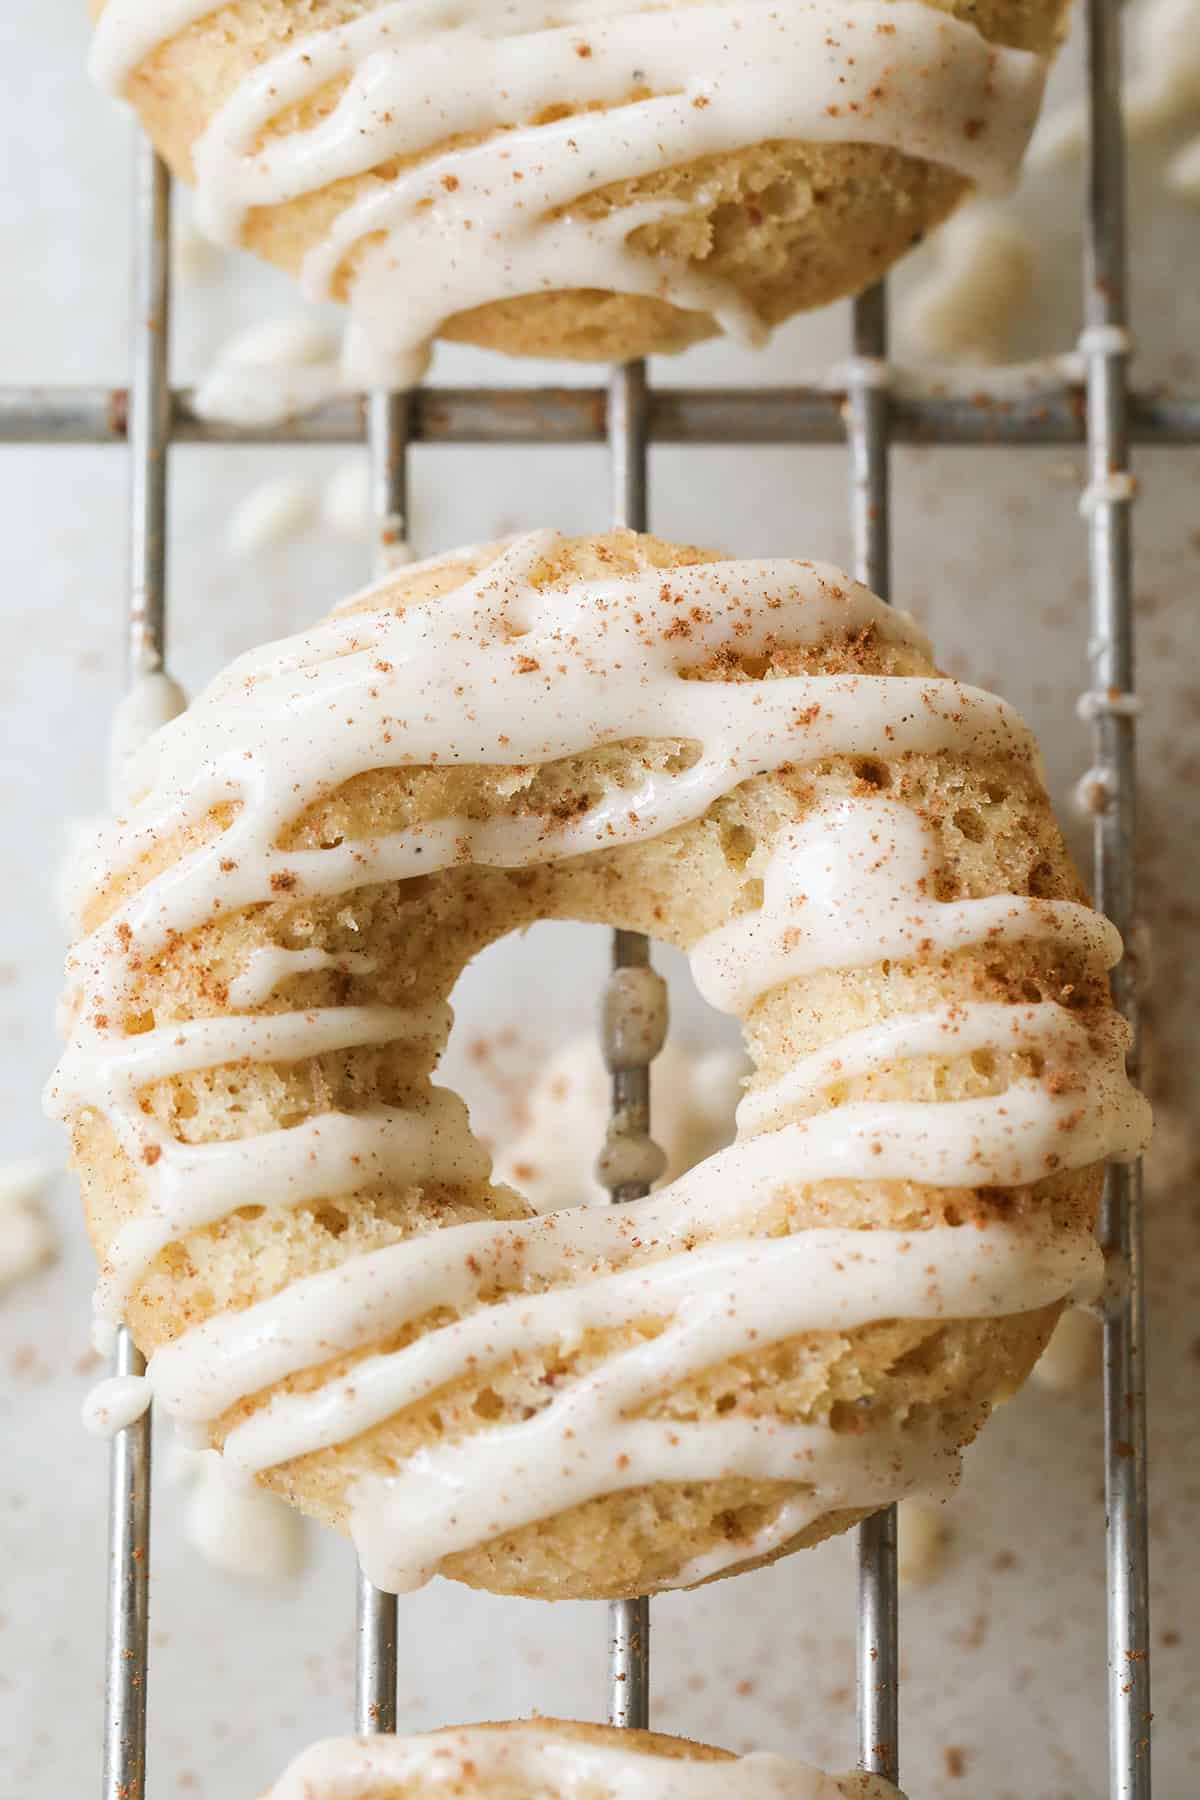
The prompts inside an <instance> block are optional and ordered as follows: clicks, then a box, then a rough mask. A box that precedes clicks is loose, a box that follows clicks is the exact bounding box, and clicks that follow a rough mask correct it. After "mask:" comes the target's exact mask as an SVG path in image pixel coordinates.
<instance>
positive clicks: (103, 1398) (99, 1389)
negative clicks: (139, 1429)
mask: <svg viewBox="0 0 1200 1800" xmlns="http://www.w3.org/2000/svg"><path fill="white" fill-rule="evenodd" d="M152 1393H153V1390H152V1389H151V1386H150V1383H149V1381H148V1380H147V1378H146V1377H145V1376H144V1375H110V1376H109V1378H108V1380H107V1381H101V1382H97V1384H96V1386H95V1387H94V1388H93V1389H92V1391H91V1393H90V1394H89V1395H88V1397H87V1399H86V1400H85V1401H84V1403H83V1415H82V1416H83V1428H84V1430H85V1431H90V1432H91V1433H92V1435H93V1436H94V1437H116V1435H117V1433H118V1431H124V1430H125V1427H126V1426H127V1425H132V1424H133V1422H134V1420H135V1419H140V1418H141V1416H142V1414H143V1413H144V1412H145V1411H146V1409H147V1407H148V1406H149V1405H150V1401H151V1398H152Z"/></svg>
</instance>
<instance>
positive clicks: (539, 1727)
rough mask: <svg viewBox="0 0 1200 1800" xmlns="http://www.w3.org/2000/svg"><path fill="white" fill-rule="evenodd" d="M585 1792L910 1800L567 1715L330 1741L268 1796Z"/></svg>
mask: <svg viewBox="0 0 1200 1800" xmlns="http://www.w3.org/2000/svg"><path fill="white" fill-rule="evenodd" d="M713 1765H716V1766H715V1767H714V1766H713ZM731 1765H732V1767H731ZM733 1782H736V1786H731V1785H730V1784H731V1783H733ZM585 1791H586V1793H587V1796H588V1800H730V1796H731V1795H736V1796H737V1800H903V1796H902V1795H901V1794H900V1793H899V1790H898V1789H897V1788H894V1787H893V1786H892V1784H891V1783H890V1782H889V1781H883V1780H882V1779H881V1778H880V1777H879V1776H877V1775H861V1774H853V1775H842V1776H831V1775H822V1774H820V1773H819V1772H818V1771H817V1770H816V1769H811V1768H809V1767H808V1766H807V1764H804V1763H798V1762H793V1761H792V1760H791V1758H790V1757H783V1756H771V1755H766V1754H762V1753H760V1752H756V1753H755V1754H753V1755H751V1756H733V1755H731V1753H730V1752H729V1751H728V1750H714V1749H713V1748H712V1747H711V1746H710V1745H708V1744H693V1743H690V1742H688V1740H687V1739H685V1738H677V1737H664V1736H663V1735H662V1734H661V1733H660V1732H655V1731H616V1730H614V1729H613V1728H612V1727H611V1726H609V1725H580V1724H575V1723H574V1722H572V1721H568V1720H565V1719H536V1720H533V1721H532V1722H530V1723H528V1724H524V1723H512V1724H504V1725H460V1726H455V1727H451V1728H450V1729H447V1730H445V1731H431V1732H426V1733H423V1734H422V1735H421V1736H419V1737H389V1736H380V1737H371V1738H329V1739H327V1740H326V1742H324V1743H322V1744H314V1745H313V1746H312V1747H311V1749H308V1750H306V1751H304V1753H303V1754H302V1755H301V1756H298V1757H297V1758H296V1760H295V1761H294V1762H293V1763H292V1764H291V1766H290V1768H288V1770H287V1771H286V1772H285V1774H284V1775H282V1776H281V1777H280V1779H279V1781H277V1782H276V1784H275V1786H274V1787H273V1788H272V1789H271V1790H270V1792H269V1793H268V1794H266V1795H264V1796H263V1800H421V1796H423V1795H430V1796H433V1795H448V1794H456V1795H461V1796H463V1800H535V1797H536V1800H578V1797H580V1796H582V1795H583V1793H584V1792H585Z"/></svg>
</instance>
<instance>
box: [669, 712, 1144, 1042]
mask: <svg viewBox="0 0 1200 1800" xmlns="http://www.w3.org/2000/svg"><path fill="white" fill-rule="evenodd" d="M937 685H939V686H944V685H945V684H942V683H939V684H937ZM880 741H885V740H884V739H882V738H881V739H879V740H877V742H880ZM935 873H936V870H935V868H934V865H933V851H932V849H931V846H930V843H929V838H928V834H927V832H926V830H925V828H924V826H923V825H922V823H921V821H920V819H919V818H918V817H917V815H916V814H915V813H913V812H910V811H909V810H908V808H907V807H904V806H898V805H896V804H895V803H894V802H892V801H888V800H859V799H852V800H850V799H848V800H842V801H839V802H837V803H836V804H833V805H830V806H825V807H822V809H821V811H820V812H819V813H818V814H816V815H813V816H810V817H809V818H806V819H804V820H802V821H801V822H800V824H798V825H794V826H791V827H788V828H785V829H784V830H783V831H782V832H781V833H780V835H779V837H778V839H777V840H776V843H775V845H774V846H773V848H772V851H771V858H770V861H769V863H768V865H767V868H766V872H765V874H764V877H763V904H762V907H761V909H760V910H758V911H757V912H754V913H749V914H746V915H744V916H743V917H741V918H738V919H733V920H731V922H730V923H729V924H728V925H723V926H721V927H720V928H719V929H718V930H716V931H713V932H710V934H709V935H708V936H707V937H706V938H703V939H701V941H700V943H698V944H697V945H695V946H694V948H693V950H692V953H691V960H692V971H693V974H694V975H695V977H696V985H697V986H698V987H699V989H700V992H701V993H702V994H703V996H704V998H705V999H706V1000H707V1001H708V1002H709V1004H710V1005H711V1006H716V1007H719V1008H720V1009H721V1010H722V1011H724V1012H737V1013H744V1012H745V1011H746V1009H747V1008H748V1007H749V1006H751V1005H752V1004H753V1002H754V1000H755V999H756V998H757V997H758V996H759V995H761V994H765V993H767V992H768V991H769V990H770V989H771V988H773V987H775V986H777V985H778V984H779V983H780V982H783V981H790V980H793V979H795V978H796V977H798V976H802V975H811V974H813V973H815V972H816V971H818V970H820V969H827V968H853V967H856V966H862V965H865V964H869V963H875V962H879V961H881V960H882V959H883V958H885V957H891V958H904V957H913V956H919V955H922V954H925V953H927V952H928V951H929V950H931V949H936V950H938V951H940V952H942V953H945V952H948V951H952V950H957V949H961V948H964V947H965V946H967V945H970V944H997V945H999V944H1003V943H1013V942H1016V941H1017V940H1019V939H1022V938H1030V937H1056V938H1059V939H1065V940H1067V941H1069V942H1072V943H1074V944H1076V945H1077V946H1078V947H1079V948H1080V949H1081V950H1084V951H1086V952H1088V953H1089V954H1093V955H1095V956H1097V957H1100V958H1102V959H1103V960H1104V962H1105V965H1106V966H1109V965H1111V964H1112V963H1114V962H1116V961H1117V959H1118V958H1119V956H1120V953H1121V951H1120V938H1119V936H1118V935H1117V932H1116V931H1115V930H1114V928H1113V926H1112V925H1110V924H1109V923H1108V921H1107V920H1106V919H1103V918H1101V917H1100V916H1099V914H1097V913H1094V912H1092V910H1091V908H1090V907H1087V906H1080V905H1078V904H1076V902H1074V901H1070V900H1030V899H1017V898H1015V897H1014V896H1013V895H1011V894H995V895H989V896H988V897H986V898H984V899H978V900H952V901H940V900H932V899H929V898H928V897H927V889H928V887H929V886H930V885H931V879H932V877H933V876H934V874H935Z"/></svg>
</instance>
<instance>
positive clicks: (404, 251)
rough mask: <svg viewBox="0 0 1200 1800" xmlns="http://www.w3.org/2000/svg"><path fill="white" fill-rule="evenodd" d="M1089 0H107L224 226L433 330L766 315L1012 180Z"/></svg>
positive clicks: (405, 372) (682, 327) (377, 354)
mask: <svg viewBox="0 0 1200 1800" xmlns="http://www.w3.org/2000/svg"><path fill="white" fill-rule="evenodd" d="M1067 3H1068V0H793V3H792V4H789V5H787V6H780V5H778V4H777V3H776V0H509V3H508V4H506V5H504V6H497V5H495V4H493V0H399V3H396V0H392V3H385V0H374V3H373V0H303V3H300V0H230V3H227V4H225V5H214V4H213V3H212V0H171V3H169V4H167V3H164V0H92V10H93V12H94V13H95V14H97V15H98V23H97V28H96V36H95V41H94V46H93V56H92V66H93V69H94V72H95V73H96V75H97V76H98V78H99V79H100V80H102V81H103V82H104V83H105V84H106V85H108V86H109V87H110V88H111V89H112V90H113V91H114V92H121V93H124V94H125V96H126V97H127V98H128V99H129V100H130V102H131V103H132V104H133V106H134V107H135V108H136V110H137V112H138V114H139V116H140V118H141V119H142V121H143V123H144V124H145V126H146V128H147V130H148V131H149V133H150V135H151V137H152V138H153V139H154V141H155V143H156V144H157V145H158V146H159V147H160V149H161V150H162V152H163V154H164V155H165V156H166V158H167V160H168V161H169V162H170V164H171V166H172V167H173V168H174V169H175V170H176V172H177V173H179V174H180V175H182V176H183V177H184V178H185V179H187V180H194V181H195V183H196V185H197V190H198V206H199V216H200V218H201V221H202V223H203V224H204V226H205V228H206V229H208V230H209V231H211V232H212V233H213V234H214V235H216V236H217V237H219V238H221V239H222V240H224V241H227V242H231V243H245V244H247V245H249V246H251V247H252V248H254V249H257V250H258V251H260V252H261V253H262V254H263V255H265V256H267V257H269V258H270V259H271V261H273V262H276V263H279V264H280V265H281V266H282V267H284V268H286V269H289V270H291V271H293V272H294V273H296V274H298V275H300V277H301V279H302V281H303V284H304V287H305V289H306V291H307V292H308V293H309V294H310V295H312V296H314V297H318V296H324V295H333V296H335V297H337V298H341V299H349V300H350V302H351V305H352V308H353V315H354V319H355V328H354V332H353V334H352V337H353V342H352V343H351V344H350V346H349V368H348V373H350V374H351V375H353V376H354V377H355V378H356V379H364V380H367V379H374V380H381V381H387V382H390V383H392V384H394V385H404V384H405V383H406V382H408V381H411V380H412V379H414V378H415V377H416V375H417V374H418V373H419V372H420V370H421V368H422V366H423V361H424V356H425V347H426V345H427V344H428V342H429V341H430V340H431V339H433V338H435V337H450V338H462V339H466V340H467V341H469V342H472V343H478V344H485V345H492V346H495V347H496V348H499V349H503V350H508V351H516V352H520V353H523V354H536V355H550V356H575V357H618V358H624V357H631V356H635V355H641V354H644V353H646V352H649V351H659V350H678V349H681V348H682V347H684V346H685V345H687V344H690V343H693V342H695V341H696V340H697V339H698V338H703V337H706V336H708V335H709V334H710V333H711V332H713V331H714V330H717V329H721V330H725V331H729V332H732V333H733V334H734V335H736V336H739V337H741V338H743V339H744V340H746V341H747V342H752V343H753V342H758V341H760V340H761V339H762V337H763V336H764V335H765V333H766V332H767V331H768V330H769V328H770V327H771V326H773V325H775V324H777V323H778V322H779V321H780V320H781V319H785V318H787V317H788V316H789V315H790V314H792V313H794V312H796V311H797V310H799V309H802V308H805V307H811V306H819V305H822V304H824V303H825V302H827V301H829V300H832V299H835V298H837V297H838V296H839V295H842V294H847V293H852V292H856V291H858V290H859V289H861V288H864V287H866V286H867V285H868V284H869V283H870V282H872V281H874V280H876V279H877V278H878V277H879V276H880V275H881V274H882V273H883V272H884V270H885V269H886V268H887V267H888V266H889V265H890V264H891V263H892V262H894V261H895V260H896V258H897V257H898V256H900V255H902V254H903V252H904V251H905V250H907V249H909V248H910V247H911V246H912V245H913V244H915V243H917V242H918V241H919V240H920V239H921V238H922V237H923V236H924V234H925V233H926V232H928V231H929V230H930V229H931V228H932V227H933V226H934V225H936V224H938V223H939V222H940V220H942V219H943V218H944V217H945V216H946V214H947V213H948V212H949V211H950V210H951V208H952V207H953V206H954V205H955V204H956V203H957V201H958V200H960V199H961V198H962V196H963V195H964V194H965V193H967V192H968V191H969V190H970V189H971V187H972V186H973V185H980V186H982V187H984V188H994V187H997V186H1003V185H1005V184H1006V183H1007V182H1009V181H1010V180H1011V179H1012V178H1013V176H1014V174H1015V172H1016V169H1017V165H1018V162H1019V159H1020V156H1021V154H1022V151H1023V150H1024V147H1025V144H1026V143H1027V141H1028V138H1029V135H1030V132H1031V131H1032V128H1033V124H1034V120H1035V118H1036V114H1037V110H1038V106H1039V103H1040V99H1041V92H1042V87H1043V83H1044V79H1045V70H1046V62H1047V58H1048V56H1049V54H1050V53H1051V52H1052V51H1053V49H1054V48H1055V46H1056V44H1057V41H1058V38H1059V35H1060V32H1061V29H1062V25H1063V20H1064V15H1065V12H1066V7H1067Z"/></svg>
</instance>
